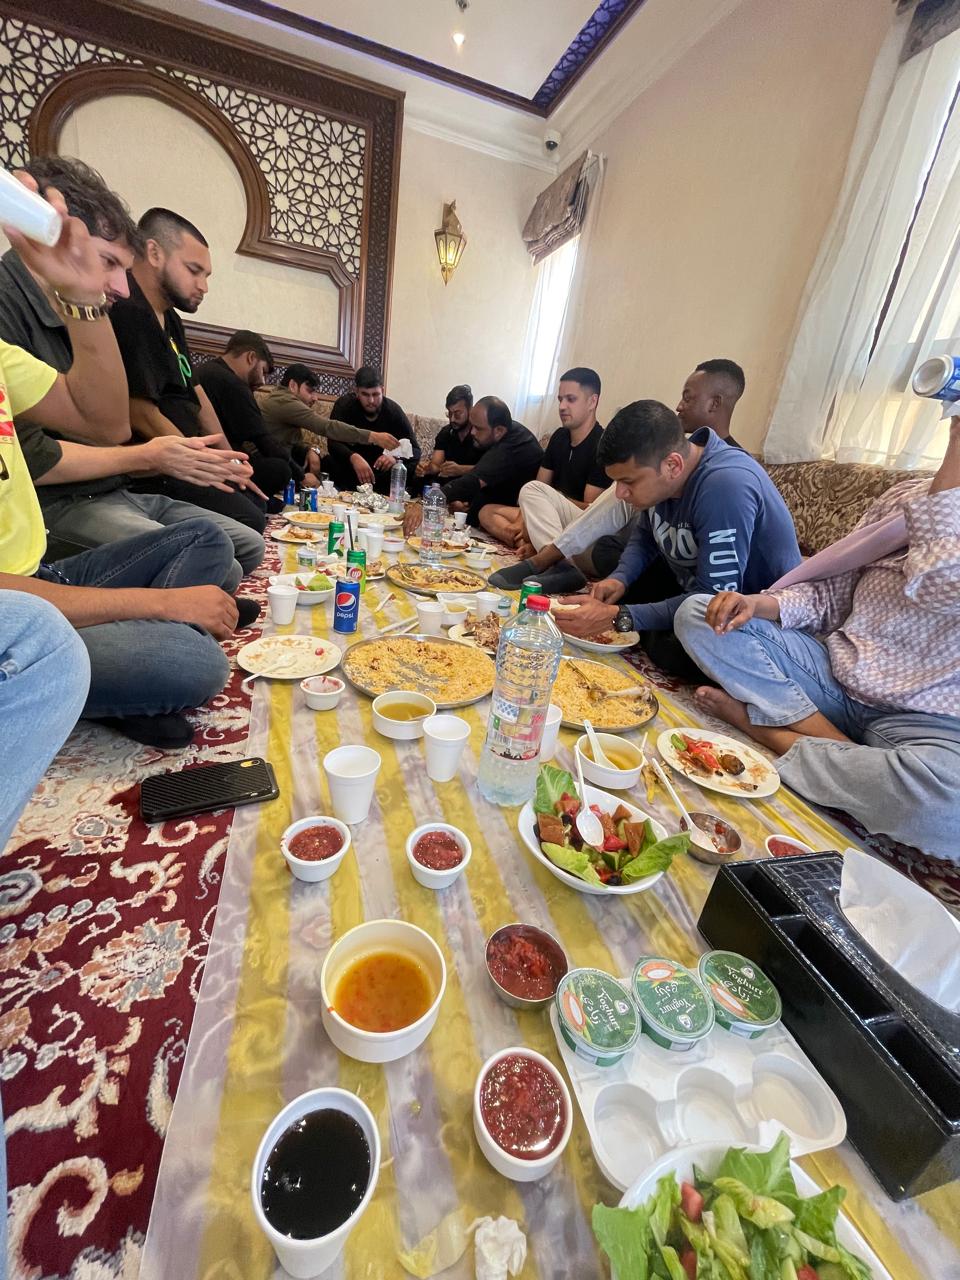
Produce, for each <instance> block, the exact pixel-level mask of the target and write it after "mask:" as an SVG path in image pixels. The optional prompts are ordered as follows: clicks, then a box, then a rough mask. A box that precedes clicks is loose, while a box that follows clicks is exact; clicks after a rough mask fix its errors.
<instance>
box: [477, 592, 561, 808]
mask: <svg viewBox="0 0 960 1280" xmlns="http://www.w3.org/2000/svg"><path fill="white" fill-rule="evenodd" d="M526 606H527V607H526V608H525V609H524V610H523V611H522V612H521V613H518V614H517V616H516V617H515V618H514V620H513V621H512V622H510V623H509V624H508V625H507V626H506V627H504V628H503V629H502V630H501V632H500V643H499V645H498V646H497V679H496V683H495V684H494V687H493V701H492V704H491V707H490V718H489V719H488V720H487V739H486V742H484V744H483V753H482V755H481V756H480V771H479V774H478V776H477V785H478V786H479V787H480V794H481V795H482V796H483V797H484V799H486V800H490V801H492V802H493V803H494V804H501V805H514V804H523V803H524V801H526V800H529V799H530V797H531V796H532V795H533V791H534V787H535V786H536V781H537V766H538V762H539V756H540V739H541V738H542V737H543V726H544V723H545V720H546V715H547V708H548V707H549V705H550V697H551V695H552V693H553V684H554V681H555V680H556V678H557V669H558V667H559V666H560V654H561V653H562V651H563V637H562V636H561V635H560V632H559V631H558V630H557V628H556V625H555V624H554V621H553V619H552V618H551V617H550V601H549V600H548V599H547V597H546V596H528V597H527V601H526Z"/></svg>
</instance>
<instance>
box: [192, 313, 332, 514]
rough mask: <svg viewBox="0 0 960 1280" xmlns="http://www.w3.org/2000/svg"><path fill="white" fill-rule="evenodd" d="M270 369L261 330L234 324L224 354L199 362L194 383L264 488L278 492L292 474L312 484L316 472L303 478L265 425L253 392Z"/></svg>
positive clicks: (270, 361)
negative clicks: (245, 457)
mask: <svg viewBox="0 0 960 1280" xmlns="http://www.w3.org/2000/svg"><path fill="white" fill-rule="evenodd" d="M272 372H273V356H272V355H271V354H270V348H269V347H268V346H267V344H266V343H265V342H264V340H263V338H261V336H260V334H259V333H254V332H253V331H252V330H250V329H238V330H237V331H236V333H234V334H232V335H231V337H230V341H229V342H228V343H227V349H226V351H224V353H223V355H222V356H218V357H217V359H216V360H207V361H206V362H205V363H204V364H202V365H201V366H200V368H199V369H198V370H197V374H196V384H197V386H198V387H202V388H203V390H204V391H205V392H206V394H207V398H208V400H209V401H210V403H211V405H212V406H213V411H214V413H215V414H216V415H217V418H218V420H219V421H220V423H221V425H222V426H223V431H224V435H225V436H226V437H227V439H228V440H229V442H230V445H231V447H232V448H234V449H240V450H242V451H243V452H244V453H246V454H247V456H248V458H249V461H250V466H251V467H252V468H253V478H254V480H255V481H256V483H257V485H258V486H259V488H261V489H262V490H263V492H264V493H268V494H276V493H282V492H283V489H284V487H285V486H286V485H287V484H288V483H289V481H290V480H295V481H296V482H297V485H300V484H301V483H303V484H306V485H307V486H308V487H315V486H316V483H317V481H316V478H315V477H314V476H310V477H308V478H305V476H304V470H303V467H301V466H299V464H298V463H296V462H294V460H293V458H292V456H291V454H290V450H289V449H288V448H286V446H285V445H283V444H281V443H280V441H279V440H278V439H277V438H276V436H275V435H274V434H273V432H271V431H270V430H269V428H268V427H267V424H266V423H265V422H264V420H263V414H262V413H261V412H260V406H259V404H258V403H257V398H256V396H255V395H254V394H253V392H254V389H255V388H256V387H262V386H263V384H264V382H265V381H266V379H267V377H268V376H269V374H271V373H272ZM238 441H242V442H243V443H242V444H240V443H238Z"/></svg>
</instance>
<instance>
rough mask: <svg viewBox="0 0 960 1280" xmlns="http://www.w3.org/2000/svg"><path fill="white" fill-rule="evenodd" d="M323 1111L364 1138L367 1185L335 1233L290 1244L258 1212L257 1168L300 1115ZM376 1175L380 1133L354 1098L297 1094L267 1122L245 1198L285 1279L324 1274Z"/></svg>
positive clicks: (325, 1092) (342, 1093) (323, 1092)
mask: <svg viewBox="0 0 960 1280" xmlns="http://www.w3.org/2000/svg"><path fill="white" fill-rule="evenodd" d="M329 1110H336V1111H343V1112H344V1113H345V1114H346V1115H348V1116H352V1117H353V1119H354V1120H356V1122H357V1123H358V1124H359V1126H360V1128H361V1129H362V1130H363V1136H364V1137H365V1138H366V1140H367V1145H368V1146H369V1148H370V1181H369V1182H368V1183H367V1189H366V1191H365V1192H364V1194H363V1199H362V1200H361V1201H360V1203H359V1204H358V1205H357V1207H356V1209H354V1211H353V1213H352V1214H351V1215H350V1217H349V1218H348V1219H347V1220H346V1222H344V1223H343V1225H342V1226H339V1227H337V1229H336V1231H331V1232H330V1233H329V1234H328V1235H325V1236H318V1237H317V1238H316V1239H313V1240H294V1239H293V1238H292V1237H291V1236H286V1235H283V1234H282V1233H281V1232H279V1231H277V1230H275V1228H273V1227H272V1226H271V1225H270V1223H269V1222H268V1221H267V1217H266V1214H265V1213H264V1212H263V1204H262V1203H261V1200H260V1184H261V1182H262V1181H263V1169H264V1166H265V1165H266V1163H267V1160H268V1159H269V1157H270V1153H271V1151H272V1150H273V1148H274V1147H275V1146H276V1145H277V1142H278V1141H279V1140H280V1138H281V1137H282V1135H283V1134H284V1133H286V1131H287V1130H288V1129H289V1128H290V1126H291V1125H294V1124H296V1122H297V1121H298V1120H299V1119H300V1118H301V1117H302V1116H305V1115H309V1114H310V1113H311V1112H313V1111H329ZM379 1175H380V1134H379V1131H378V1130H377V1122H376V1121H375V1120H374V1118H373V1115H372V1113H371V1111H370V1108H369V1107H368V1106H367V1105H366V1103H364V1102H362V1101H361V1100H360V1099H359V1098H358V1097H357V1095H356V1094H355V1093H348V1092H347V1090H346V1089H312V1090H311V1091H310V1092H309V1093H302V1094H301V1095H300V1097H299V1098H294V1100H293V1101H292V1102H290V1103H288V1104H287V1105H286V1106H285V1107H284V1108H283V1110H282V1111H281V1112H280V1113H279V1114H278V1115H277V1116H275V1117H274V1119H273V1120H272V1121H271V1122H270V1127H269V1128H268V1129H267V1131H266V1133H265V1134H264V1135H263V1138H262V1139H261V1141H260V1146H259V1148H258V1149H257V1157H256V1159H255V1160H254V1162H253V1168H252V1169H251V1171H250V1193H251V1195H252V1197H253V1211H254V1214H255V1215H256V1219H257V1223H258V1224H259V1226H260V1230H261V1231H262V1232H263V1234H264V1235H265V1236H266V1237H267V1239H268V1240H269V1241H270V1243H271V1245H272V1246H273V1251H274V1253H275V1254H276V1255H277V1258H278V1259H279V1261H280V1265H281V1266H282V1267H283V1268H284V1269H285V1270H286V1271H287V1272H288V1274H289V1275H291V1276H296V1277H298V1280H307V1277H310V1276H316V1275H319V1274H320V1273H321V1272H322V1271H326V1269H327V1268H328V1267H329V1266H330V1265H331V1264H332V1263H333V1262H334V1261H335V1260H336V1259H337V1258H338V1257H339V1256H340V1254H341V1253H342V1252H343V1246H344V1245H345V1244H346V1242H347V1236H349V1234H350V1232H351V1231H352V1230H353V1228H354V1227H355V1226H356V1225H357V1223H358V1222H359V1220H360V1217H361V1215H362V1214H363V1212H364V1210H365V1209H366V1208H367V1205H369V1203H370V1201H371V1200H372V1198H373V1193H374V1191H375V1190H376V1186H377V1179H378V1177H379Z"/></svg>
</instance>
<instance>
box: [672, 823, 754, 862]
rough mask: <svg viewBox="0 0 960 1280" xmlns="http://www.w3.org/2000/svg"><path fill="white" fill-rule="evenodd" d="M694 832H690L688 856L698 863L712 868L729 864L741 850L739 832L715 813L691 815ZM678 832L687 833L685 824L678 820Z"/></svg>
mask: <svg viewBox="0 0 960 1280" xmlns="http://www.w3.org/2000/svg"><path fill="white" fill-rule="evenodd" d="M690 817H691V818H692V819H693V822H694V825H695V826H696V828H697V829H696V831H694V832H691V833H690V836H691V843H690V856H691V857H692V858H696V859H697V861H698V862H709V863H711V864H713V865H714V866H717V865H719V864H722V863H724V862H729V861H730V859H731V858H733V857H734V856H735V855H736V854H738V853H739V852H740V850H741V849H742V848H743V840H742V839H741V837H740V832H739V831H737V829H736V828H735V827H731V825H730V823H729V822H724V820H723V818H718V817H717V815H716V814H715V813H691V814H690ZM680 830H681V831H687V824H686V822H685V820H684V819H683V818H681V819H680Z"/></svg>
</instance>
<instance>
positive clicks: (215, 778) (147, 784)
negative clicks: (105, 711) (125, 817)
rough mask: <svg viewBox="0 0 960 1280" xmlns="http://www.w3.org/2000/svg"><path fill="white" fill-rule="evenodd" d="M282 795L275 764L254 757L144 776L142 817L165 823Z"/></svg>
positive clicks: (145, 819)
mask: <svg viewBox="0 0 960 1280" xmlns="http://www.w3.org/2000/svg"><path fill="white" fill-rule="evenodd" d="M279 794H280V789H279V787H278V786H277V779H276V777H275V776H274V773H273V767H272V766H271V765H270V764H268V763H267V761H266V760H262V759H261V758H260V757H259V756H250V757H248V758H247V759H246V760H228V761H226V762H225V763H223V764H201V765H198V766H197V767H196V768H195V769H181V770H180V771H179V772H178V773H155V774H152V775H151V777H149V778H144V780H143V782H141V784H140V816H141V817H142V818H143V820H144V821H145V822H165V821H166V820H167V819H168V818H186V817H189V816H190V815H191V814H194V813H208V812H209V811H210V810H211V809H230V808H233V807H234V806H235V805H240V804H256V803H258V802H259V801H261V800H276V798H277V796H278V795H279Z"/></svg>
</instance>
